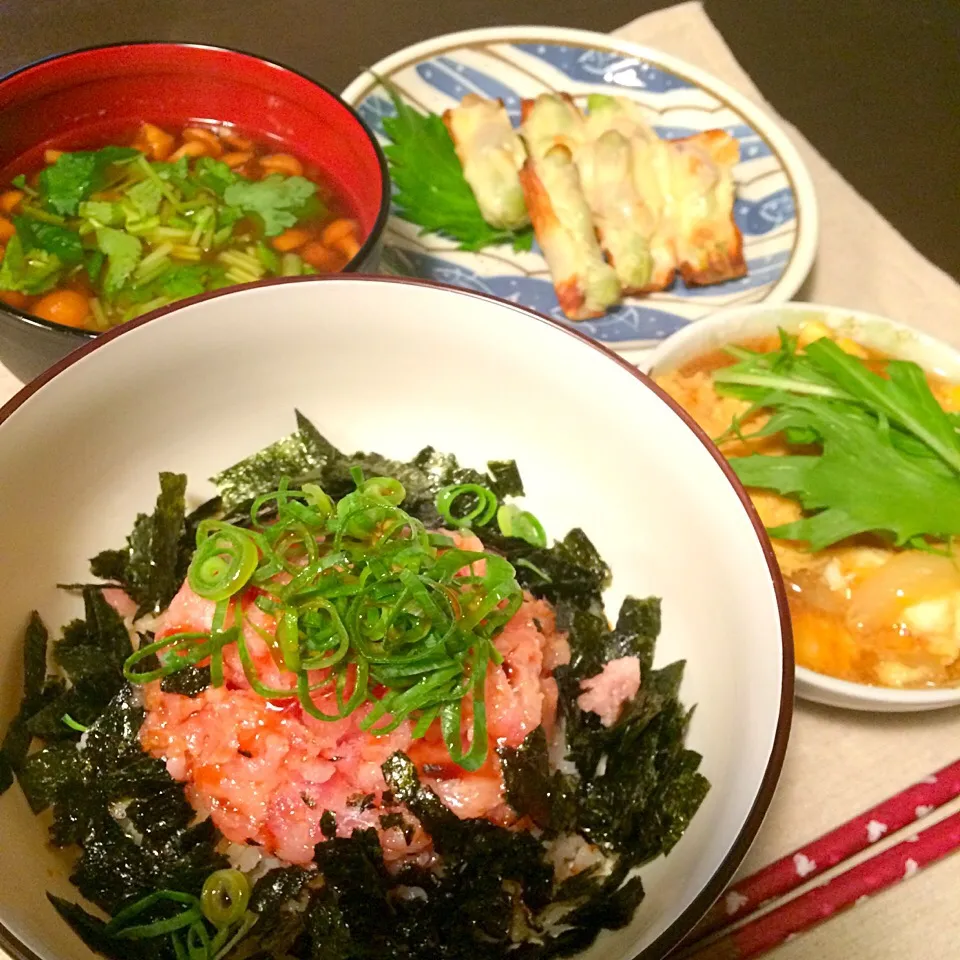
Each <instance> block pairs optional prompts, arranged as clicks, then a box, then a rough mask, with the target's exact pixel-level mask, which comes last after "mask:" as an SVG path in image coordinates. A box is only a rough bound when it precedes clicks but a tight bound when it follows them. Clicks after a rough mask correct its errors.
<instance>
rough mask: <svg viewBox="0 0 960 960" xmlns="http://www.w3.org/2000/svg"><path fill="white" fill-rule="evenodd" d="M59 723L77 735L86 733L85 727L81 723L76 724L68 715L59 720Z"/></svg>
mask: <svg viewBox="0 0 960 960" xmlns="http://www.w3.org/2000/svg"><path fill="white" fill-rule="evenodd" d="M60 721H61V723H63V724H65V725H66V726H68V727H69V728H70V729H71V730H76V731H77V733H86V732H87V727H85V726H84V725H83V724H82V723H77V721H76V720H74V719H73V717H71V716H70V714H69V713H65V714H64V715H63V716H62V717H61V718H60Z"/></svg>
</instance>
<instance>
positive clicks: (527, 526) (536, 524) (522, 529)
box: [497, 503, 547, 547]
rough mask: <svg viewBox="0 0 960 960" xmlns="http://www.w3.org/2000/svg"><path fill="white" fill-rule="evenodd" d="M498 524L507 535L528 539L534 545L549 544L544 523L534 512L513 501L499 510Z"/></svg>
mask: <svg viewBox="0 0 960 960" xmlns="http://www.w3.org/2000/svg"><path fill="white" fill-rule="evenodd" d="M497 525H498V526H499V527H500V532H501V533H502V534H503V535H504V536H505V537H516V538H517V539H518V540H526V542H527V543H529V544H530V545H531V546H534V547H545V546H546V545H547V533H546V531H545V530H544V529H543V524H541V523H540V521H539V520H538V519H537V518H536V517H535V516H534V515H533V514H532V513H529V512H528V511H526V510H521V509H520V508H519V507H517V506H515V505H514V504H512V503H505V504H503V506H501V507H500V509H499V510H498V511H497Z"/></svg>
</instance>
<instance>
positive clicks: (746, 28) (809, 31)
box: [0, 0, 960, 279]
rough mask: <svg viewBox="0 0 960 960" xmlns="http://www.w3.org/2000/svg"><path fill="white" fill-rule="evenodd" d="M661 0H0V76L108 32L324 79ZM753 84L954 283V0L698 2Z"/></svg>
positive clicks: (957, 127)
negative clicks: (223, 49)
mask: <svg viewBox="0 0 960 960" xmlns="http://www.w3.org/2000/svg"><path fill="white" fill-rule="evenodd" d="M669 5H670V4H669V3H665V2H662V0H593V2H592V3H590V2H587V0H580V2H573V0H433V2H430V0H419V2H415V0H408V2H401V0H352V2H351V0H338V2H333V0H0V72H6V71H8V70H12V69H14V68H15V67H17V66H20V65H22V64H25V63H28V62H30V61H31V60H35V59H37V58H39V57H42V56H46V55H48V54H51V53H55V52H59V51H63V50H69V49H73V48H76V47H83V46H89V45H91V44H97V43H110V42H117V41H120V40H148V39H149V40H192V41H196V42H202V43H214V44H219V45H222V46H233V47H238V48H240V49H243V50H249V51H251V52H255V53H260V54H263V55H264V56H267V57H269V58H272V59H275V60H279V61H280V62H282V63H286V64H287V65H289V66H291V67H295V68H297V69H299V70H301V71H303V72H304V73H308V74H310V75H311V76H313V77H315V78H316V79H318V80H320V81H322V82H324V83H326V84H327V85H328V86H330V87H333V88H335V89H338V90H339V89H342V88H343V87H344V86H346V84H347V83H348V82H349V81H350V80H351V79H352V78H353V77H354V76H355V75H356V74H357V73H358V72H359V71H360V70H361V69H362V68H363V67H365V66H369V65H371V64H373V63H375V62H376V61H377V60H378V59H380V58H381V57H382V56H384V55H385V54H388V53H390V52H392V51H394V50H398V49H400V48H401V47H404V46H406V45H407V44H410V43H413V42H414V41H417V40H423V39H426V38H427V37H430V36H434V35H436V34H439V33H447V32H450V31H453V30H458V29H465V28H467V27H480V26H493V25H501V24H524V23H525V24H531V23H539V24H550V25H557V26H573V27H585V28H589V29H593V30H600V31H609V30H613V29H614V28H615V27H618V26H621V25H622V24H624V23H626V22H628V21H630V20H632V19H633V18H635V17H638V16H640V15H641V14H643V13H646V12H648V11H649V10H653V9H656V8H658V7H663V6H669ZM706 8H707V12H708V13H709V14H710V16H711V17H712V18H713V20H714V22H715V23H716V25H717V26H718V27H719V29H720V31H721V32H722V33H723V35H724V37H725V38H726V40H727V43H728V44H729V45H730V47H731V48H732V50H733V52H734V54H735V55H736V56H737V58H738V59H739V61H740V63H741V64H742V65H743V67H744V68H745V69H746V71H747V72H748V73H749V74H750V75H751V76H752V77H753V79H754V81H755V82H756V84H757V85H758V87H759V88H760V89H761V90H762V91H763V92H764V94H765V95H766V96H767V98H768V99H769V100H770V101H771V102H772V103H773V105H774V106H775V107H776V109H777V110H778V111H779V112H780V113H781V114H782V115H784V116H785V117H787V118H788V119H790V120H791V121H793V123H794V124H796V125H797V126H798V127H799V128H800V130H802V131H803V132H804V133H805V134H806V136H807V137H808V138H809V139H810V140H811V141H812V142H813V143H814V145H815V146H816V147H817V148H818V149H819V150H820V152H821V153H822V154H824V155H825V156H826V157H827V159H829V160H830V161H831V162H832V163H833V164H834V165H835V166H836V167H837V168H838V169H839V170H840V171H841V172H842V173H843V174H844V175H845V176H846V177H847V179H848V180H850V181H851V182H852V183H853V184H854V186H856V187H857V188H858V189H859V190H860V192H861V193H862V194H864V195H865V196H866V197H867V198H868V199H869V200H870V201H871V202H872V203H873V204H874V205H875V206H876V207H877V208H878V209H879V210H880V211H881V212H882V213H883V214H884V215H885V216H886V217H887V218H888V219H889V220H890V221H892V222H893V224H894V225H895V226H896V227H897V228H898V229H900V231H901V232H902V233H904V234H905V235H906V236H907V238H908V239H909V240H910V241H911V242H912V243H913V244H914V245H915V246H917V247H918V248H919V249H920V250H921V251H922V252H923V253H924V254H925V255H926V256H927V257H929V258H930V259H931V260H933V261H934V262H936V263H937V264H939V265H940V266H941V267H943V268H944V269H945V270H947V271H948V272H949V273H951V274H952V275H953V276H954V277H956V278H958V279H960V0H790V2H786V0H707V2H706Z"/></svg>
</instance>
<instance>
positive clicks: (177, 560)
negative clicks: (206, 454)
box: [90, 473, 187, 616]
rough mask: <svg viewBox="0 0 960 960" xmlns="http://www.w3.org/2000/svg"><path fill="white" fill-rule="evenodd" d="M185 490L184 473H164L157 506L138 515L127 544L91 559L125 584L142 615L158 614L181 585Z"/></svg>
mask: <svg viewBox="0 0 960 960" xmlns="http://www.w3.org/2000/svg"><path fill="white" fill-rule="evenodd" d="M186 489H187V478H186V476H185V475H184V474H182V473H161V474H160V495H159V496H158V497H157V503H156V507H155V508H154V511H153V513H152V514H145V513H141V514H140V515H139V516H138V517H137V519H136V521H135V522H134V525H133V531H132V532H131V534H130V536H129V537H128V538H127V545H126V547H124V548H123V549H121V550H104V551H103V552H102V553H99V554H97V556H95V557H94V558H93V559H92V560H91V561H90V570H91V572H92V573H93V575H94V576H95V577H101V578H102V579H104V580H110V581H112V582H114V583H118V584H120V586H122V587H123V589H124V590H126V592H127V593H128V594H129V596H130V597H131V598H132V599H133V600H135V601H136V602H137V604H138V605H139V608H138V610H137V616H142V615H143V614H144V613H158V612H159V611H160V610H162V609H164V608H165V607H166V606H168V605H169V603H170V601H171V600H172V599H173V595H174V594H175V593H176V592H177V590H178V589H179V588H180V583H181V582H182V580H183V576H182V575H181V572H182V563H181V556H182V548H181V543H182V541H183V538H184V533H185V515H186V506H185V500H184V495H185V493H186Z"/></svg>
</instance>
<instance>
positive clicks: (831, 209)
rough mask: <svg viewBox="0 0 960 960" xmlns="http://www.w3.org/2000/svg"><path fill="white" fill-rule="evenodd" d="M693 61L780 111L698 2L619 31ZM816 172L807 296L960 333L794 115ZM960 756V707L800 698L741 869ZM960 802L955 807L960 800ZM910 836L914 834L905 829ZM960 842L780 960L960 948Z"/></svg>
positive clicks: (896, 956)
mask: <svg viewBox="0 0 960 960" xmlns="http://www.w3.org/2000/svg"><path fill="white" fill-rule="evenodd" d="M616 33H617V35H618V36H620V37H623V38H625V39H628V40H632V41H634V42H635V43H642V44H646V45H648V46H651V47H655V48H656V49H658V50H663V51H664V52H666V53H670V54H673V55H675V56H677V57H681V58H682V59H684V60H686V61H688V62H689V63H692V64H694V65H696V66H698V67H702V68H703V69H704V70H707V71H709V72H710V73H712V74H713V75H714V76H716V77H719V78H720V79H722V80H725V81H726V82H727V83H729V84H730V85H731V86H732V87H735V88H736V89H737V90H739V91H740V92H741V93H743V94H745V95H746V96H748V97H750V99H751V100H754V101H755V102H757V103H759V104H761V105H762V106H763V107H764V108H765V109H766V110H767V112H768V113H770V114H775V111H774V110H773V108H772V107H771V106H770V105H769V104H767V103H766V102H765V101H764V99H763V97H762V96H761V94H760V92H759V91H758V90H757V88H756V87H755V86H754V85H753V83H752V81H751V80H750V78H749V77H748V76H747V75H746V73H744V71H743V69H742V68H741V67H740V65H739V64H738V63H737V61H736V60H735V59H734V57H733V55H732V53H731V52H730V49H729V48H728V47H727V45H726V43H725V42H724V40H723V38H722V37H721V36H720V34H719V33H718V31H717V30H716V28H715V27H714V26H713V24H712V23H711V22H710V20H709V18H708V17H707V15H706V14H705V13H704V11H703V8H702V7H701V5H700V3H698V2H691V3H683V4H680V5H679V6H676V7H671V8H670V9H667V10H662V11H658V12H656V13H651V14H648V15H647V16H644V17H640V18H639V19H638V20H635V21H633V23H630V24H628V25H627V26H625V27H622V28H621V29H620V30H618V31H616ZM780 123H781V125H782V126H783V128H784V129H785V130H786V132H787V134H788V135H789V136H790V138H791V140H792V141H793V143H794V146H796V147H797V149H798V150H799V151H800V155H801V156H802V157H803V160H804V162H805V163H806V165H807V167H808V169H809V170H810V174H811V176H812V177H813V182H814V186H815V187H816V191H817V196H818V199H819V207H820V246H819V253H818V257H817V264H816V266H815V267H814V271H813V274H812V275H811V277H810V279H809V280H808V281H807V283H806V284H805V286H804V289H803V290H802V291H801V295H800V296H799V297H798V299H802V300H809V301H814V302H819V303H827V304H835V305H838V306H844V307H850V308H851V309H861V310H869V311H873V312H875V313H881V314H885V315H887V316H890V317H893V318H895V319H898V320H902V321H904V322H906V323H909V324H912V325H914V326H916V327H918V328H920V329H923V330H926V331H927V332H928V333H931V334H934V335H935V336H938V337H941V338H942V339H944V340H947V341H950V342H952V343H954V344H955V345H958V346H960V286H958V285H957V284H956V283H955V282H954V281H953V280H952V279H951V278H950V277H948V276H947V275H946V274H945V273H943V272H942V271H941V270H939V269H938V268H937V267H935V266H933V264H931V263H930V262H929V261H928V260H926V259H925V258H924V257H923V256H921V254H920V253H918V252H917V251H916V250H915V249H914V248H913V247H912V246H910V244H909V243H907V241H906V240H905V239H904V238H903V237H902V236H900V234H899V233H897V231H896V230H894V228H893V227H892V226H891V225H890V224H889V223H888V222H887V221H886V220H884V218H883V217H881V216H880V214H879V213H877V211H876V210H875V209H874V208H873V207H872V206H870V204H869V203H867V201H866V200H864V199H863V198H862V197H861V196H859V195H858V194H857V193H856V191H855V190H854V189H853V188H852V187H851V186H850V185H849V184H848V183H847V182H846V181H845V180H844V179H843V177H841V176H840V174H839V173H837V171H836V170H834V169H833V168H832V167H831V166H830V164H829V163H827V161H826V160H824V158H823V157H821V156H820V154H819V153H817V151H816V150H815V149H814V147H813V146H812V145H811V144H810V143H808V142H807V140H806V139H804V137H803V136H802V135H801V134H800V133H799V132H798V131H797V130H796V129H795V128H794V127H792V126H791V125H790V124H789V123H788V122H786V121H784V120H782V119H781V120H780ZM958 756H960V714H958V712H957V711H946V712H937V713H928V714H916V715H913V716H896V715H885V716H884V715H880V714H866V713H865V714H857V713H851V712H848V711H842V710H833V709H830V708H827V707H818V706H815V705H812V704H806V703H803V702H800V701H798V703H797V708H796V714H795V719H794V727H793V733H792V737H791V742H790V747H789V750H788V753H787V760H786V764H785V766H784V771H783V776H782V779H781V781H780V788H779V792H778V794H777V797H776V799H775V800H774V803H773V806H772V807H771V809H770V813H769V815H768V817H767V819H766V822H765V823H764V826H763V829H762V830H761V833H760V835H759V837H758V839H757V841H756V843H755V845H754V848H753V850H752V851H751V853H750V855H749V857H748V858H747V861H746V863H745V864H744V867H743V869H742V870H741V874H743V873H752V872H753V871H754V870H756V869H758V868H759V867H761V866H763V865H765V864H767V863H769V862H770V861H772V860H775V859H777V858H778V857H781V856H783V855H784V854H785V853H788V852H789V851H791V850H794V849H796V848H797V847H798V846H800V845H802V844H804V843H807V842H809V841H810V840H813V839H814V838H816V837H817V836H819V835H820V834H821V833H823V832H824V831H826V830H829V829H831V828H832V827H835V826H838V825H839V824H841V823H842V822H844V821H845V820H847V819H849V818H850V817H852V816H854V815H856V814H858V813H860V812H862V811H864V810H866V809H868V808H869V807H870V806H872V805H873V804H875V803H877V802H879V801H880V800H883V799H884V798H885V797H887V796H889V795H890V794H893V793H896V792H898V791H900V790H902V789H903V788H904V787H906V786H908V785H909V784H911V783H913V782H915V781H917V780H920V779H922V778H923V777H925V776H927V775H928V774H930V773H933V772H934V771H936V770H937V769H939V768H940V767H942V766H945V765H946V764H948V763H950V762H951V761H953V760H955V759H956V758H957V757H958ZM956 806H957V805H956V804H954V805H953V806H951V808H950V809H954V808H955V807H956ZM901 839H902V838H901ZM958 890H960V854H956V855H954V856H952V857H948V858H947V859H946V860H943V861H941V862H940V863H939V864H938V865H935V866H932V867H930V868H928V869H927V870H926V871H923V872H922V873H920V874H918V875H917V876H915V877H913V878H912V879H911V880H910V882H909V883H908V884H906V885H904V886H898V887H896V888H893V889H890V890H888V891H887V892H886V893H883V894H880V895H877V896H876V897H874V898H873V899H871V900H869V901H867V902H866V903H863V904H861V905H859V906H857V907H856V908H855V909H853V910H850V911H848V912H847V913H845V914H842V915H840V916H837V917H834V918H833V919H831V920H829V921H828V922H826V923H824V924H823V925H821V926H820V927H818V928H816V929H815V930H813V931H810V932H809V933H806V934H803V935H801V936H798V937H797V938H796V939H794V940H792V941H791V942H790V943H787V944H785V945H784V946H783V947H781V948H779V949H778V950H775V951H774V952H773V953H772V954H770V956H771V957H776V960H860V958H863V960H921V958H922V960H948V958H949V960H956V958H957V957H960V915H958V913H957V899H956V896H957V891H958Z"/></svg>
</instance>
